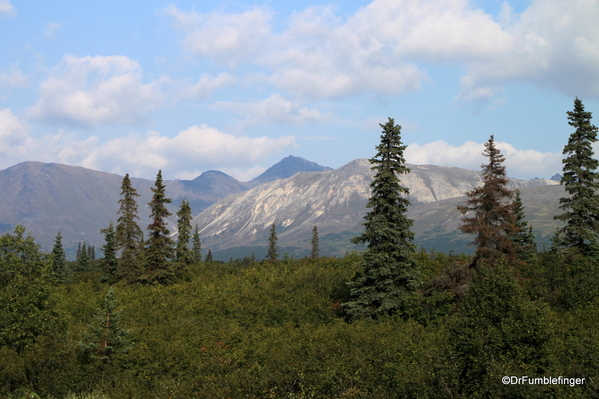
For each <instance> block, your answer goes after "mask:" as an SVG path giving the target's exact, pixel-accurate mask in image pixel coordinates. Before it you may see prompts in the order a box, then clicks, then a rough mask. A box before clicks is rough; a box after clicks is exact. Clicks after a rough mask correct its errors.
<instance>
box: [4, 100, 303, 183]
mask: <svg viewBox="0 0 599 399" xmlns="http://www.w3.org/2000/svg"><path fill="white" fill-rule="evenodd" d="M29 131H30V128H29V126H28V125H27V124H26V123H24V122H22V121H21V120H20V119H19V118H18V117H17V116H15V115H14V114H13V113H12V112H11V111H10V110H8V109H5V110H2V111H0V167H9V166H11V165H14V164H16V163H18V162H23V161H32V160H35V161H40V162H59V163H64V164H67V165H76V166H83V167H86V168H90V169H95V170H102V171H106V172H113V173H120V174H125V173H130V174H131V175H133V176H136V177H145V178H149V179H151V178H153V177H154V176H155V175H156V171H157V170H158V169H162V170H163V173H164V175H165V177H167V178H189V177H190V176H193V177H195V176H197V175H199V174H200V173H201V172H202V171H205V170H208V169H219V170H225V171H230V173H232V174H233V175H234V176H236V177H238V178H246V177H248V176H250V177H254V174H259V173H260V172H261V169H260V168H259V167H256V166H255V165H256V163H258V162H260V161H262V160H263V159H265V158H267V157H269V156H271V155H272V154H276V153H279V152H281V151H283V150H285V149H288V148H290V147H295V146H296V142H295V137H293V136H281V137H278V138H269V137H247V136H235V135H232V134H229V133H225V132H221V131H219V130H217V129H213V128H211V127H208V126H206V125H201V126H191V127H189V128H188V129H185V130H182V131H180V132H179V133H178V134H177V135H176V136H175V137H168V136H164V135H162V134H160V133H159V132H155V131H150V132H148V133H147V134H145V135H140V134H131V135H129V136H125V137H120V138H115V139H111V140H107V141H104V142H103V141H101V140H100V139H99V138H98V137H96V136H91V137H88V138H86V139H84V140H80V139H78V138H77V136H76V135H74V134H69V133H65V132H64V130H63V129H60V130H59V131H58V132H57V133H56V134H49V135H46V136H44V137H41V138H34V137H32V136H31V135H30V133H29Z"/></svg>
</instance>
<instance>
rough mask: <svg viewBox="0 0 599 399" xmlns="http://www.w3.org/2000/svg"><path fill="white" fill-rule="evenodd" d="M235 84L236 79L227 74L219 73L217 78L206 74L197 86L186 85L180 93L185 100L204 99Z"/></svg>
mask: <svg viewBox="0 0 599 399" xmlns="http://www.w3.org/2000/svg"><path fill="white" fill-rule="evenodd" d="M235 82H236V79H235V77H233V76H232V75H230V74H228V73H225V72H222V73H219V74H218V75H217V76H212V75H209V74H204V75H202V76H201V77H200V79H199V80H198V81H197V83H195V84H189V83H185V84H184V85H183V87H181V88H180V89H179V93H180V96H181V97H183V98H201V99H204V98H208V97H210V95H211V94H212V93H213V92H214V91H215V90H218V89H221V88H223V87H227V86H230V85H232V84H233V83H235Z"/></svg>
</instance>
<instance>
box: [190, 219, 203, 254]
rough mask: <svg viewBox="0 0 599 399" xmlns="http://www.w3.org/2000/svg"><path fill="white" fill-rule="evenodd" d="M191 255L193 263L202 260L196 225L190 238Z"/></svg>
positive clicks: (200, 242) (200, 243)
mask: <svg viewBox="0 0 599 399" xmlns="http://www.w3.org/2000/svg"><path fill="white" fill-rule="evenodd" d="M191 255H192V258H193V262H194V263H197V262H200V261H201V260H202V241H201V240H200V232H199V230H198V225H197V224H196V227H195V230H194V232H193V236H192V237H191Z"/></svg>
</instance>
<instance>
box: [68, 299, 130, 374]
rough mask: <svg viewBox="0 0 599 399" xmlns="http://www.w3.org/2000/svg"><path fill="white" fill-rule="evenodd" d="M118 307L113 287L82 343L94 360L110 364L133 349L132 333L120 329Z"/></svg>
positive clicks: (89, 326)
mask: <svg viewBox="0 0 599 399" xmlns="http://www.w3.org/2000/svg"><path fill="white" fill-rule="evenodd" d="M116 306H117V300H116V299H115V298H114V290H113V289H112V287H111V288H110V289H109V290H108V293H107V294H106V297H105V298H104V301H103V303H102V305H101V306H100V308H98V309H97V310H96V312H95V314H94V322H93V323H92V324H90V325H88V330H87V331H86V333H85V335H84V337H83V341H82V342H80V345H81V347H82V348H83V350H84V351H85V352H86V353H87V354H88V355H89V356H90V358H91V359H92V360H98V361H101V362H103V363H110V361H111V360H112V359H113V358H114V357H115V356H116V355H119V354H123V353H126V352H127V351H128V350H129V349H130V348H131V343H130V339H129V336H130V331H129V330H124V329H122V328H121V327H120V318H121V311H120V310H117V308H116Z"/></svg>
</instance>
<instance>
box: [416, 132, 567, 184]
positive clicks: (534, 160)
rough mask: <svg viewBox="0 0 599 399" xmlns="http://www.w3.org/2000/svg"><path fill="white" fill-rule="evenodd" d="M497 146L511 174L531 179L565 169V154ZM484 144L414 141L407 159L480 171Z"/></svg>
mask: <svg viewBox="0 0 599 399" xmlns="http://www.w3.org/2000/svg"><path fill="white" fill-rule="evenodd" d="M496 146H497V148H499V150H500V151H501V153H502V155H504V156H505V158H506V160H505V163H504V164H505V166H506V173H507V175H508V176H510V177H516V178H523V179H530V178H533V177H544V178H547V179H548V178H549V177H551V176H553V175H554V174H556V173H560V171H561V170H562V163H561V159H562V155H561V154H557V153H550V152H546V153H542V152H539V151H535V150H521V149H517V148H515V147H514V146H513V145H511V144H508V143H504V142H496ZM483 151H484V146H483V144H482V143H475V142H473V141H467V142H465V143H464V144H462V145H461V146H457V147H456V146H452V145H450V144H448V143H446V142H444V141H435V142H433V143H428V144H425V145H419V144H411V145H409V146H408V147H407V149H406V151H405V157H406V161H407V162H409V163H412V164H416V165H438V166H453V167H460V168H465V169H472V170H480V165H481V164H486V163H487V161H488V159H487V158H485V157H484V156H483V155H482V154H483Z"/></svg>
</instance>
